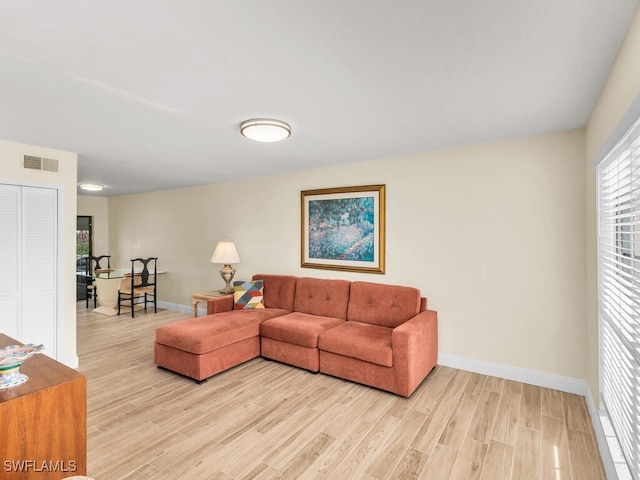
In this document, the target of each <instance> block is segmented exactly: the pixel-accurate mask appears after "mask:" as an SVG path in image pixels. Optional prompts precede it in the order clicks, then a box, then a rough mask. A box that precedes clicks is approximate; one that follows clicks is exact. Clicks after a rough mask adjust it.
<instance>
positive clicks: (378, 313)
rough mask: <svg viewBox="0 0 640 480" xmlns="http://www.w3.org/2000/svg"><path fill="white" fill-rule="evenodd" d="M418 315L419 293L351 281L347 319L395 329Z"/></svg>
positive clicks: (396, 287)
mask: <svg viewBox="0 0 640 480" xmlns="http://www.w3.org/2000/svg"><path fill="white" fill-rule="evenodd" d="M419 312H420V290H418V289H417V288H413V287H402V286H398V285H384V284H380V283H370V282H352V283H351V294H350V296H349V309H348V313H347V320H349V321H354V322H362V323H369V324H371V325H379V326H381V327H389V328H395V327H397V326H398V325H401V324H402V323H404V322H406V321H407V320H409V319H410V318H413V317H415V316H416V315H417V314H418V313H419Z"/></svg>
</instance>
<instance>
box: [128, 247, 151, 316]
mask: <svg viewBox="0 0 640 480" xmlns="http://www.w3.org/2000/svg"><path fill="white" fill-rule="evenodd" d="M157 262H158V257H150V258H134V259H133V260H131V273H128V274H126V277H127V279H126V280H128V281H122V282H121V283H120V288H119V289H118V315H120V308H121V307H123V306H124V307H129V308H131V317H132V318H133V317H135V306H136V305H141V304H142V303H144V309H145V310H146V309H147V302H148V303H153V312H154V313H158V306H157V303H156V292H157V290H156V273H157Z"/></svg>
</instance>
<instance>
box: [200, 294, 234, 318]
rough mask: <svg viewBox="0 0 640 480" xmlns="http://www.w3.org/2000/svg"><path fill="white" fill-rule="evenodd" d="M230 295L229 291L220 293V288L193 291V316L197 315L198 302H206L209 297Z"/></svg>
mask: <svg viewBox="0 0 640 480" xmlns="http://www.w3.org/2000/svg"><path fill="white" fill-rule="evenodd" d="M225 295H231V294H230V293H220V290H212V291H210V292H201V293H194V294H193V295H191V308H192V310H193V318H195V317H197V316H198V303H200V302H205V303H206V302H207V301H208V300H209V299H210V298H215V297H224V296H225Z"/></svg>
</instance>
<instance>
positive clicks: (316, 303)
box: [293, 278, 351, 320]
mask: <svg viewBox="0 0 640 480" xmlns="http://www.w3.org/2000/svg"><path fill="white" fill-rule="evenodd" d="M350 284H351V282H349V281H348V280H324V279H320V278H299V279H298V281H297V282H296V296H295V301H294V303H293V310H294V311H296V312H302V313H310V314H313V315H321V316H325V317H334V318H342V319H343V320H344V319H346V318H347V305H348V303H349V285H350Z"/></svg>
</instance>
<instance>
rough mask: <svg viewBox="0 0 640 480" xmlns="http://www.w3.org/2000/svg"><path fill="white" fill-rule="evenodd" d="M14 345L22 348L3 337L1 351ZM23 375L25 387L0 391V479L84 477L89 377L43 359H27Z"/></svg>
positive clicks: (85, 471)
mask: <svg viewBox="0 0 640 480" xmlns="http://www.w3.org/2000/svg"><path fill="white" fill-rule="evenodd" d="M14 344H20V342H17V341H15V340H14V339H13V338H11V337H8V336H7V335H4V334H0V347H5V346H7V345H14ZM45 347H46V346H45ZM20 373H24V374H26V375H28V376H29V380H27V382H26V383H23V384H22V385H18V386H15V387H11V388H5V389H2V390H0V425H2V439H1V440H0V459H1V460H2V461H3V463H2V465H0V472H1V473H0V478H12V479H16V480H18V479H31V478H37V479H42V480H45V479H49V480H58V479H62V478H66V477H70V476H72V475H86V474H87V379H86V377H85V376H84V375H83V374H81V373H79V372H77V371H76V370H73V369H71V368H69V367H67V366H65V365H63V364H61V363H58V362H56V361H55V360H53V359H51V358H49V357H47V356H46V355H44V354H40V355H34V356H33V357H31V358H29V359H28V360H27V361H26V362H24V364H23V365H22V366H21V367H20Z"/></svg>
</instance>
